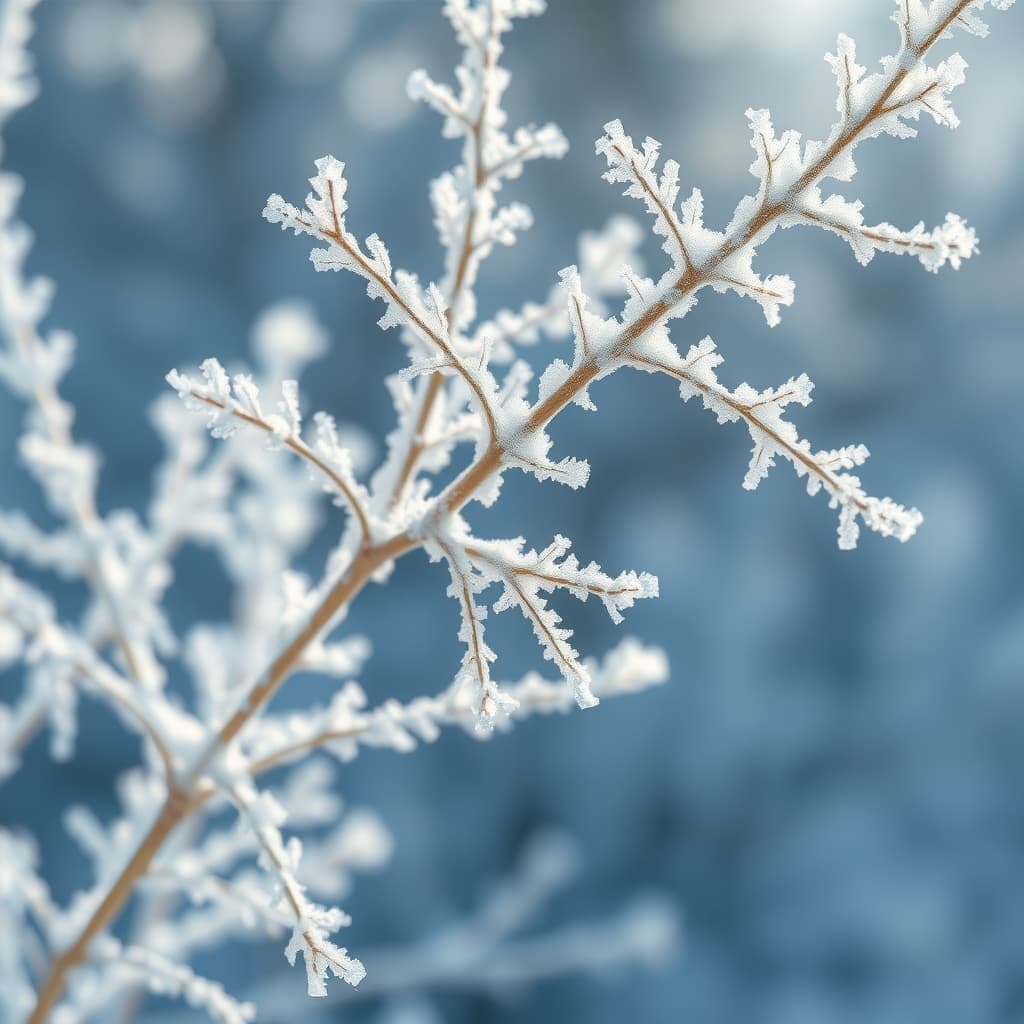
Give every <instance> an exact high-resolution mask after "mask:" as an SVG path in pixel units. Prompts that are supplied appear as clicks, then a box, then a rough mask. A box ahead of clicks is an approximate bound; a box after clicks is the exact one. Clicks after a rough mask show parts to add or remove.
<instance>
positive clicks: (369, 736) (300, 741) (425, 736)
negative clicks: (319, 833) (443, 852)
mask: <svg viewBox="0 0 1024 1024" xmlns="http://www.w3.org/2000/svg"><path fill="white" fill-rule="evenodd" d="M582 667H583V668H584V670H585V671H586V674H587V677H588V678H589V680H590V690H591V693H592V694H593V695H594V696H595V697H596V698H602V697H618V696H623V695H627V694H635V693H640V692H642V691H644V690H647V689H649V688H651V687H653V686H659V685H661V684H662V683H665V682H666V681H667V680H668V659H667V658H666V657H665V654H664V652H663V651H662V650H660V649H659V648H656V647H645V646H644V645H642V644H640V643H639V642H638V641H636V640H633V639H631V638H627V639H625V640H623V641H622V642H621V643H619V644H618V646H616V647H614V648H613V649H612V650H611V651H609V652H608V654H607V655H605V657H604V658H603V659H602V661H601V662H600V663H594V662H589V661H588V662H584V663H583V666H582ZM492 685H493V687H494V689H495V690H496V691H497V692H498V693H500V695H501V699H500V701H496V703H495V707H493V708H491V709H488V711H489V713H488V714H487V716H486V717H485V718H484V720H483V722H484V725H485V728H481V709H480V695H479V690H478V688H477V685H476V683H475V681H473V682H472V683H471V685H470V686H468V687H467V686H466V685H465V684H464V679H463V677H461V676H460V677H457V678H456V680H455V682H454V683H453V684H452V686H450V687H449V688H448V689H446V690H445V691H443V692H442V693H440V694H438V695H437V696H436V697H418V698H417V699H415V700H413V701H411V702H410V703H408V704H400V703H399V702H398V701H387V702H385V703H384V704H381V705H380V706H379V707H376V708H371V709H370V710H366V704H367V698H366V694H365V693H364V692H363V690H362V688H361V687H360V686H358V685H356V684H354V683H350V684H349V685H347V686H346V687H344V688H343V689H342V690H341V691H340V692H339V693H337V694H336V695H335V697H334V699H333V700H332V701H331V703H330V705H328V707H326V708H323V709H321V710H314V711H313V712H311V713H309V714H306V715H285V716H266V717H264V718H262V719H261V720H260V721H259V722H258V723H256V724H255V725H254V727H253V729H252V732H251V734H250V739H249V742H248V743H247V744H246V751H247V754H248V757H249V765H248V768H249V771H250V772H252V773H253V774H256V775H261V774H263V773H264V772H266V771H269V770H270V769H271V768H274V767H276V766H277V765H280V764H285V763H287V762H289V761H293V760H295V759H297V758H300V757H302V756H304V755H306V754H308V753H310V752H311V751H314V750H318V749H326V750H328V751H330V752H331V753H333V754H335V755H336V756H337V757H338V758H340V759H341V760H342V761H350V760H352V758H354V757H355V756H356V755H357V754H358V752H359V749H360V747H363V746H366V747H377V748H387V749H391V750H395V751H397V752H399V753H408V752H409V751H411V750H413V749H415V747H416V745H417V742H418V741H422V742H426V743H432V742H434V740H436V739H437V738H438V736H439V735H440V731H441V728H442V727H444V726H455V727H458V728H461V729H463V730H464V731H466V732H468V733H470V734H473V735H476V736H477V737H478V738H481V739H486V738H487V737H488V736H489V735H490V730H491V729H492V728H497V729H499V730H505V729H508V728H509V727H510V726H511V724H512V723H513V722H514V721H519V720H522V719H525V718H528V717H530V716H531V715H535V714H551V713H553V712H560V713H563V714H564V713H567V712H568V711H570V710H571V709H572V708H574V707H575V706H576V701H575V699H574V695H573V693H572V691H571V690H568V689H566V687H565V684H564V682H562V681H561V680H559V681H554V680H549V679H545V678H543V677H542V676H540V675H539V674H538V673H536V672H529V673H527V674H526V675H525V676H523V678H522V679H521V680H519V681H518V682H513V683H500V684H499V683H493V684H492Z"/></svg>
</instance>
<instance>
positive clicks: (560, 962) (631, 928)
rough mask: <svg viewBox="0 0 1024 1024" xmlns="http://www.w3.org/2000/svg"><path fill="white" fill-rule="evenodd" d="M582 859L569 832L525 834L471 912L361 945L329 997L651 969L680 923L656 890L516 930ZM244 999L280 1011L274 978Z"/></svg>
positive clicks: (502, 988)
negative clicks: (561, 923) (556, 922)
mask: <svg viewBox="0 0 1024 1024" xmlns="http://www.w3.org/2000/svg"><path fill="white" fill-rule="evenodd" d="M580 861H581V851H580V850H579V849H578V848H577V846H576V845H575V844H574V843H573V842H572V841H571V840H570V839H569V837H567V836H564V835H561V834H559V833H540V834H537V835H534V836H532V837H531V838H530V840H529V841H528V842H527V844H526V845H525V847H524V849H523V851H522V853H521V856H520V859H519V863H518V865H517V866H516V870H515V872H514V873H513V874H511V875H510V876H509V877H507V878H503V879H502V880H501V881H500V882H498V883H497V884H496V885H495V886H494V888H493V889H492V890H491V891H490V892H489V893H488V894H487V896H486V898H485V899H484V900H483V901H482V902H481V904H480V906H479V907H478V908H476V909H475V910H474V911H473V912H472V913H470V914H468V915H467V916H466V917H465V918H464V919H462V920H458V921H456V922H454V923H453V924H451V925H449V926H448V927H447V928H445V929H443V930H442V931H440V932H438V933H437V934H435V935H432V936H430V937H429V938H427V939H425V940H423V941H422V942H420V943H416V944H414V945H413V946H411V947H410V948H408V949H403V948H400V949H380V950H369V951H368V952H367V954H366V960H367V962H368V963H369V965H370V967H369V971H370V973H369V975H368V977H367V980H366V982H365V983H364V984H363V985H362V986H360V987H359V988H358V989H355V990H353V989H347V990H341V989H337V990H335V991H334V993H332V995H331V1001H332V1002H349V1001H351V1000H353V999H362V998H366V997H371V996H375V995H381V994H388V995H393V994H396V993H400V992H423V991H427V990H430V989H436V990H445V989H447V990H454V991H468V992H480V993H484V994H487V995H492V996H500V995H503V994H507V993H509V992H514V991H515V990H517V989H521V988H523V987H525V986H527V985H531V984H536V983H537V982H540V981H544V980H547V979H551V978H557V977H563V976H566V975H572V974H577V973H593V974H606V973H608V972H623V971H626V970H633V969H635V968H636V967H637V966H648V967H652V968H653V967H657V966H658V965H660V964H663V963H665V961H667V960H669V959H670V958H671V957H672V956H673V955H674V954H675V953H676V952H677V951H678V949H679V945H680V941H681V936H680V931H681V928H680V923H679V921H678V918H677V915H676V913H675V911H674V910H673V908H672V906H671V904H670V902H669V901H668V900H667V899H666V898H664V897H661V896H658V895H656V894H651V895H647V896H637V897H635V898H634V899H633V900H632V901H631V902H630V903H628V904H627V905H626V906H625V907H624V908H623V909H622V910H621V911H620V912H618V913H617V914H614V915H611V916H609V917H608V918H606V919H603V920H598V921H593V922H588V923H581V924H575V925H571V926H568V927H562V928H554V929H551V930H547V931H543V932H541V933H540V934H539V935H535V936H530V937H522V933H523V931H524V930H525V929H527V928H529V927H530V926H531V925H534V924H535V922H536V921H537V919H538V918H539V917H540V916H541V914H543V912H544V911H545V910H546V908H547V906H548V904H549V903H550V901H551V900H552V898H553V897H554V896H555V895H557V893H558V892H560V891H562V890H563V889H565V888H566V886H567V885H569V884H570V883H571V882H572V881H574V880H575V879H576V878H578V876H579V874H580ZM252 998H253V999H254V1001H255V1002H256V1003H257V1004H258V1005H259V1006H261V1007H264V1008H266V1009H267V1011H268V1012H270V1013H274V1012H277V1013H284V1012H287V1005H286V999H285V997H284V996H283V994H282V992H281V987H280V984H275V983H264V984H263V985H261V986H260V987H259V988H258V990H257V991H256V992H255V993H252Z"/></svg>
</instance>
